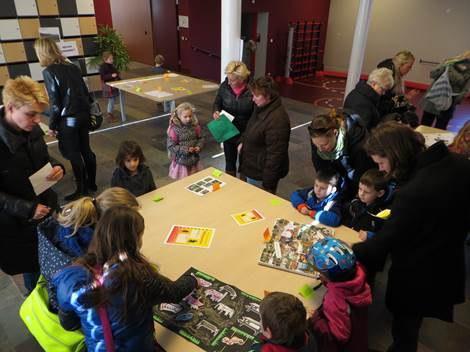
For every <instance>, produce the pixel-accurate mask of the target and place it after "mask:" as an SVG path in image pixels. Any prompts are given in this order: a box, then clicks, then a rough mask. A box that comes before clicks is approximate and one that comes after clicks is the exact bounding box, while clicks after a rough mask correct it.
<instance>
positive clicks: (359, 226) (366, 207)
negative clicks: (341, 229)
mask: <svg viewBox="0 0 470 352" xmlns="http://www.w3.org/2000/svg"><path fill="white" fill-rule="evenodd" d="M393 189H394V185H393V184H392V183H389V182H388V181H387V179H386V176H385V173H384V172H383V171H379V170H376V169H370V170H367V171H366V172H365V173H364V174H363V175H362V176H361V178H360V180H359V190H358V192H357V198H356V199H353V200H352V201H351V204H350V205H349V215H350V219H348V220H346V225H347V226H349V227H351V228H353V229H354V230H356V231H359V239H360V240H361V241H365V240H366V239H369V238H372V237H373V236H374V235H375V233H376V232H377V231H378V230H379V229H380V228H381V227H382V225H383V222H384V218H383V217H378V216H377V214H379V213H380V212H382V211H383V210H385V209H387V206H388V205H389V204H390V201H391V198H392V194H393Z"/></svg>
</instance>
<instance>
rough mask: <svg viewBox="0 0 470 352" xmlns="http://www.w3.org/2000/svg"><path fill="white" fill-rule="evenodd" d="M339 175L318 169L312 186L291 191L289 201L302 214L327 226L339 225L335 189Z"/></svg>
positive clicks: (332, 171)
mask: <svg viewBox="0 0 470 352" xmlns="http://www.w3.org/2000/svg"><path fill="white" fill-rule="evenodd" d="M338 180H339V175H338V174H337V173H336V172H335V171H334V170H331V169H324V170H319V171H318V172H317V177H316V178H315V183H314V185H313V188H305V189H301V190H297V191H295V192H294V193H292V195H291V197H290V201H291V203H292V205H293V206H294V208H296V209H297V210H298V211H299V212H301V213H302V214H304V215H308V216H310V217H311V218H313V219H315V220H317V221H318V222H319V223H321V224H323V225H327V226H339V224H340V222H341V204H340V201H339V195H340V194H339V191H338V189H337V185H338Z"/></svg>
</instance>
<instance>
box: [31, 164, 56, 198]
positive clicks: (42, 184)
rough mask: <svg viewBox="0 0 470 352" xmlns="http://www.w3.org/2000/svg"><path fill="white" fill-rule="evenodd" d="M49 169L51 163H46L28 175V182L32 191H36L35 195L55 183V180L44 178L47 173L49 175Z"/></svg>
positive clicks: (50, 168)
mask: <svg viewBox="0 0 470 352" xmlns="http://www.w3.org/2000/svg"><path fill="white" fill-rule="evenodd" d="M51 171H52V165H51V163H47V164H46V165H44V166H43V167H42V168H41V169H40V170H38V171H36V173H34V174H33V175H31V176H29V182H31V185H32V186H33V189H34V193H36V195H37V196H38V195H40V194H41V193H42V192H44V191H45V190H46V189H49V188H50V187H52V186H53V185H55V184H56V183H57V181H48V180H46V177H47V175H49V174H50V173H51Z"/></svg>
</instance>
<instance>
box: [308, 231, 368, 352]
mask: <svg viewBox="0 0 470 352" xmlns="http://www.w3.org/2000/svg"><path fill="white" fill-rule="evenodd" d="M308 259H309V261H310V262H311V263H312V264H313V265H314V266H315V268H316V270H318V271H319V272H320V275H321V281H322V282H323V284H324V285H325V286H326V293H325V296H323V301H322V304H321V306H320V307H319V308H318V309H317V310H316V311H315V312H314V314H313V315H312V317H311V318H310V319H309V321H310V324H311V325H310V326H311V329H312V331H313V334H314V335H315V338H316V340H317V345H318V350H319V351H343V350H347V351H351V352H362V351H367V347H368V346H367V342H368V341H367V307H368V306H369V305H370V304H371V303H372V295H371V291H370V287H369V285H368V284H367V282H366V273H365V271H364V269H363V267H362V266H361V265H360V264H358V263H357V262H356V258H355V256H354V254H353V252H352V250H351V248H349V247H348V245H346V244H345V243H344V242H342V241H340V240H337V239H335V238H332V237H326V238H325V239H323V240H320V241H318V242H316V243H315V244H314V245H313V246H312V247H311V248H310V253H309V256H308Z"/></svg>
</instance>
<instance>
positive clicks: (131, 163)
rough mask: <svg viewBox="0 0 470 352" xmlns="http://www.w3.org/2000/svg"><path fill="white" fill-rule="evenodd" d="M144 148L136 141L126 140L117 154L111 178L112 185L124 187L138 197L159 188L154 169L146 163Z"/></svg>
mask: <svg viewBox="0 0 470 352" xmlns="http://www.w3.org/2000/svg"><path fill="white" fill-rule="evenodd" d="M144 163H145V157H144V153H143V152H142V148H141V147H140V145H138V144H137V143H136V142H134V141H124V142H122V143H121V146H120V147H119V151H118V154H117V156H116V165H117V167H116V169H115V170H114V172H113V177H112V178H111V187H122V188H125V189H127V190H128V191H129V192H131V193H132V194H134V195H135V196H136V197H138V196H141V195H142V194H145V193H147V192H151V191H154V190H155V189H157V187H156V186H155V182H154V180H153V175H152V171H151V170H150V168H149V167H148V166H147V165H145V164H144Z"/></svg>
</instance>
